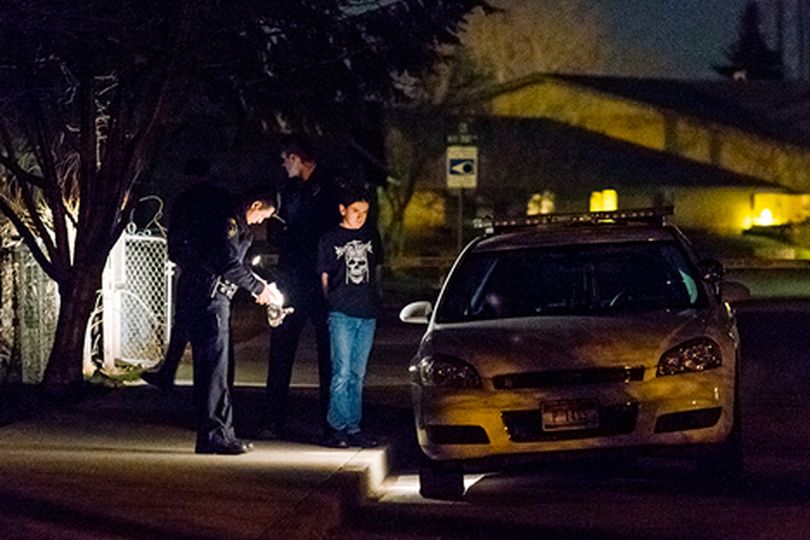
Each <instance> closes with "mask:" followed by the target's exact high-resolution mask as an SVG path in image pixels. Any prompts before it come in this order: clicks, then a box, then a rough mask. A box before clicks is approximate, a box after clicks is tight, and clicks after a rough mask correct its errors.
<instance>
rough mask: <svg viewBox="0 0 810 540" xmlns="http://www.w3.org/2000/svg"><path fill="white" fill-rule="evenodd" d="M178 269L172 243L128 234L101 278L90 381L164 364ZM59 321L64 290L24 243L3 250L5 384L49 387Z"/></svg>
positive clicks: (0, 323)
mask: <svg viewBox="0 0 810 540" xmlns="http://www.w3.org/2000/svg"><path fill="white" fill-rule="evenodd" d="M171 275H172V269H171V264H170V263H169V262H168V254H167V246H166V239H165V238H163V237H162V236H157V235H153V234H150V233H149V232H136V231H133V230H128V231H127V232H125V233H124V234H123V235H122V236H121V238H120V239H119V241H118V243H117V244H116V245H115V247H114V248H113V250H112V251H111V253H110V256H109V258H108V260H107V266H106V267H105V270H104V275H103V277H102V288H101V291H100V298H99V303H98V306H97V308H96V310H95V311H94V312H93V315H92V316H91V318H90V321H89V323H88V330H87V338H86V343H85V373H86V374H90V373H92V372H93V371H95V369H97V368H98V367H99V366H98V365H97V364H96V363H97V362H99V363H100V364H101V365H100V367H101V369H102V371H104V372H106V373H108V374H114V373H117V372H119V371H120V370H121V367H122V365H124V366H127V365H129V366H132V365H134V366H140V367H145V368H149V367H152V366H154V365H156V364H157V363H158V362H160V360H161V359H162V358H163V351H164V349H165V346H166V343H167V341H168V336H169V328H170V325H171V317H172V290H171ZM58 314H59V293H58V288H57V285H56V283H55V282H54V281H52V280H51V279H50V278H49V277H48V276H47V275H46V274H45V272H43V271H42V269H41V268H40V267H39V265H38V264H37V262H36V261H35V259H34V257H33V256H32V255H31V252H30V251H29V250H28V248H27V247H25V245H24V244H23V243H22V242H16V243H13V244H12V243H8V244H6V245H3V246H0V384H2V383H3V382H5V381H6V380H11V381H14V380H19V381H21V382H23V383H26V384H37V383H39V382H41V381H42V378H43V375H44V373H45V367H46V365H47V361H48V357H49V355H50V352H51V348H52V344H53V338H54V335H55V331H56V321H57V317H58Z"/></svg>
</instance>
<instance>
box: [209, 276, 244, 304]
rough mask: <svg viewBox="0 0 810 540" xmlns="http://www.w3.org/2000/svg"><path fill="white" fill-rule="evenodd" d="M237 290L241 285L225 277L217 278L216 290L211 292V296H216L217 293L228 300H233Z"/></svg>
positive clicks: (215, 282)
mask: <svg viewBox="0 0 810 540" xmlns="http://www.w3.org/2000/svg"><path fill="white" fill-rule="evenodd" d="M237 289H239V285H237V284H236V283H233V282H231V281H228V280H227V279H225V278H223V277H217V279H216V281H214V288H213V290H212V291H211V296H214V295H215V294H216V293H219V294H222V295H224V296H225V297H226V298H228V300H230V299H231V298H233V295H235V294H236V291H237Z"/></svg>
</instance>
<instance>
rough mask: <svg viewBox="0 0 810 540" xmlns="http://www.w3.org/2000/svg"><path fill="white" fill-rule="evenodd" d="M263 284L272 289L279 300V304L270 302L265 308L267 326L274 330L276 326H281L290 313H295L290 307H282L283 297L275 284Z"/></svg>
mask: <svg viewBox="0 0 810 540" xmlns="http://www.w3.org/2000/svg"><path fill="white" fill-rule="evenodd" d="M262 281H264V280H262ZM264 283H265V285H267V286H268V287H272V288H273V289H275V291H276V292H277V293H278V296H279V297H280V298H281V302H280V303H275V302H270V303H269V304H267V306H266V310H267V324H269V325H270V327H271V328H276V327H278V326H281V323H283V322H284V318H285V317H286V316H287V315H289V314H290V313H293V312H294V311H295V308H294V307H292V306H287V307H284V295H283V294H281V291H279V290H278V286H276V284H275V282H273V283H267V282H266V281H265V282H264Z"/></svg>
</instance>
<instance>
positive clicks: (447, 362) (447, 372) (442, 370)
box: [410, 354, 481, 388]
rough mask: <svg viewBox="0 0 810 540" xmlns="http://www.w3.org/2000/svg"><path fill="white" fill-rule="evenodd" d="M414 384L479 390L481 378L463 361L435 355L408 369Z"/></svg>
mask: <svg viewBox="0 0 810 540" xmlns="http://www.w3.org/2000/svg"><path fill="white" fill-rule="evenodd" d="M410 371H411V376H412V378H413V380H414V382H417V383H419V384H421V385H423V386H442V387H451V388H480V387H481V377H479V376H478V372H477V371H475V368H474V367H472V366H471V365H470V364H468V363H467V362H465V361H464V360H459V359H458V358H453V357H452V356H445V355H443V354H437V355H433V356H426V357H425V358H422V359H421V360H420V361H419V362H418V363H417V364H415V365H413V366H411V368H410Z"/></svg>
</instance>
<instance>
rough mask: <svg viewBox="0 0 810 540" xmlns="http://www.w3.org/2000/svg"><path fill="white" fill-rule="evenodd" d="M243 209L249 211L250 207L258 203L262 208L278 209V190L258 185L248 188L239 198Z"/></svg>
mask: <svg viewBox="0 0 810 540" xmlns="http://www.w3.org/2000/svg"><path fill="white" fill-rule="evenodd" d="M239 201H240V203H241V206H242V209H243V210H245V211H247V209H248V208H250V205H251V204H253V203H254V202H256V201H258V202H260V203H261V204H262V208H263V209H264V208H278V204H277V202H276V190H275V189H273V188H272V187H270V186H267V185H258V186H253V187H251V188H248V189H247V190H245V191H243V192H242V195H240V197H239Z"/></svg>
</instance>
